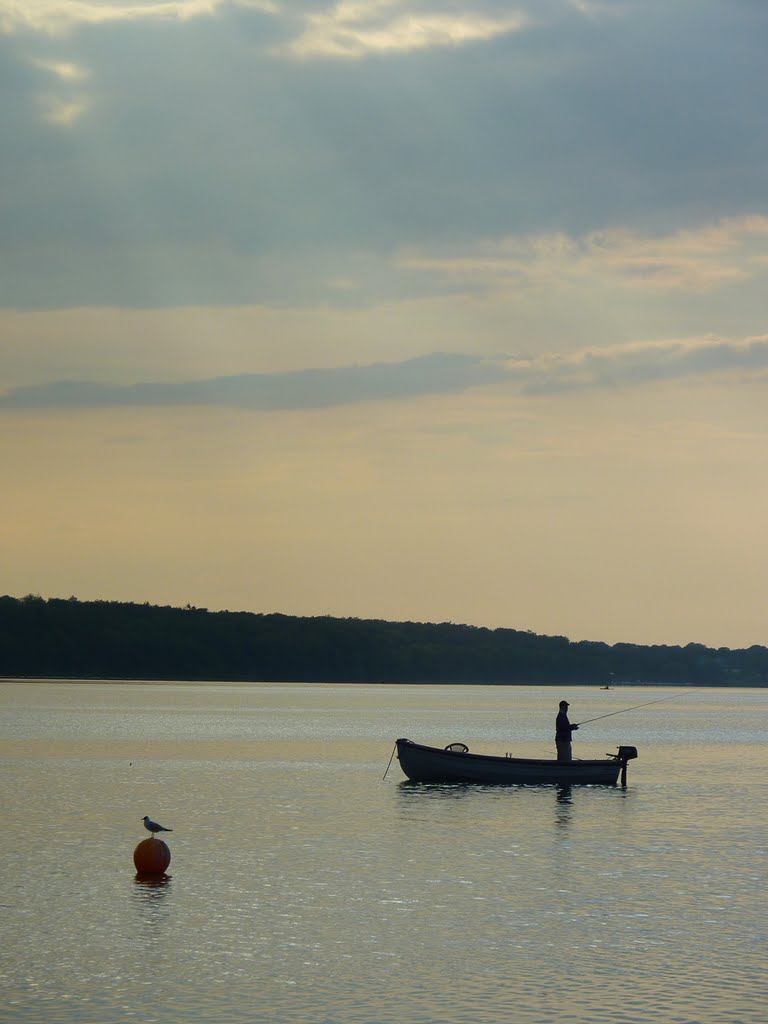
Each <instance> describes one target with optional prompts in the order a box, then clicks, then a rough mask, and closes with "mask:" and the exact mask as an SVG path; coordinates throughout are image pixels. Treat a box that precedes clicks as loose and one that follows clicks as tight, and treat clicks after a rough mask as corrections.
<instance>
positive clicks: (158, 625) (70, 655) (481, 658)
mask: <svg viewBox="0 0 768 1024" xmlns="http://www.w3.org/2000/svg"><path fill="white" fill-rule="evenodd" d="M0 676H6V677H53V678H74V679H175V680H180V679H184V680H228V681H253V682H260V681H263V682H361V683H379V682H381V683H499V684H515V683H517V684H526V683H530V684H569V683H570V684H594V685H602V686H606V685H612V684H616V685H618V684H620V683H647V684H663V685H667V684H669V685H675V686H689V685H690V686H706V685H709V686H768V649H767V648H765V647H763V646H759V645H754V646H752V647H749V648H746V649H740V650H731V649H730V648H726V647H720V648H711V647H706V646H704V645H703V644H697V643H689V644H687V645H685V646H684V647H680V646H668V645H652V646H643V645H639V644H627V643H618V644H612V645H611V644H606V643H601V642H596V641H583V640H582V641H571V640H569V639H568V638H567V637H564V636H542V635H539V634H536V633H532V632H530V631H528V630H516V629H488V628H485V627H483V626H467V625H459V624H455V623H452V622H442V623H427V622H388V621H385V620H380V619H357V618H334V617H332V616H325V615H323V616H313V617H299V616H292V615H282V614H279V613H270V614H257V613H251V612H230V611H218V612H211V611H208V609H206V608H195V607H192V606H191V605H186V606H185V607H181V608H176V607H167V606H163V607H161V606H157V605H150V604H148V603H146V604H132V603H124V602H117V601H79V600H77V598H75V597H71V598H68V599H61V598H50V599H44V598H42V597H39V596H37V595H32V594H30V595H28V596H26V597H22V598H14V597H9V596H5V597H0Z"/></svg>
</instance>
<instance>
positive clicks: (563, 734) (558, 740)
mask: <svg viewBox="0 0 768 1024" xmlns="http://www.w3.org/2000/svg"><path fill="white" fill-rule="evenodd" d="M578 728H579V727H578V725H571V723H570V722H569V720H568V701H567V700H561V701H560V710H559V711H558V713H557V720H556V722H555V746H556V747H557V760H558V761H566V762H567V761H572V760H573V758H572V757H571V733H572V732H573V730H574V729H578Z"/></svg>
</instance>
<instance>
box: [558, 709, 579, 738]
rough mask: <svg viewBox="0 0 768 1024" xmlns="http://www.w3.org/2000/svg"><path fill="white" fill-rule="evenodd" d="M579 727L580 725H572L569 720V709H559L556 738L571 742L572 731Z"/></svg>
mask: <svg viewBox="0 0 768 1024" xmlns="http://www.w3.org/2000/svg"><path fill="white" fill-rule="evenodd" d="M577 728H578V726H576V725H571V723H570V722H569V721H568V712H567V711H558V713H557V720H556V722H555V739H556V740H560V742H566V743H567V742H569V741H570V738H571V733H572V732H573V730H574V729H577Z"/></svg>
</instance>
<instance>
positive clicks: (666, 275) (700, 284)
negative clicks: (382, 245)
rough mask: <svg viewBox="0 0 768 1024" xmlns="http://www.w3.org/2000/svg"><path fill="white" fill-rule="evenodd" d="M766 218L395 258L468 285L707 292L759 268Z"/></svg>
mask: <svg viewBox="0 0 768 1024" xmlns="http://www.w3.org/2000/svg"><path fill="white" fill-rule="evenodd" d="M767 238H768V217H765V216H758V215H753V216H748V217H741V218H731V219H727V220H723V221H721V222H719V223H717V224H706V225H702V226H700V227H698V228H689V229H685V230H682V231H676V232H673V233H671V234H659V235H656V236H647V235H641V234H639V233H637V232H631V231H627V230H619V229H605V230H602V231H595V232H590V233H589V234H587V235H584V236H583V237H572V236H569V235H566V234H563V233H558V234H552V235H532V236H522V237H514V236H512V237H507V238H502V239H498V240H497V239H489V240H485V241H478V242H476V243H474V244H472V245H469V246H467V248H466V250H465V251H464V252H463V253H458V252H454V253H452V254H448V253H439V252H438V253H435V254H432V255H430V254H427V253H422V254H419V253H417V252H415V251H410V252H409V251H407V250H404V251H402V252H401V253H400V255H399V258H398V263H399V265H400V266H402V267H403V268H408V269H412V270H422V271H426V272H429V273H431V274H434V275H437V276H441V277H443V278H446V279H450V280H453V281H454V283H455V284H456V283H458V284H459V285H461V283H462V282H463V284H464V286H465V287H466V288H468V289H471V290H476V289H477V287H478V286H481V287H484V288H485V289H487V290H497V289H504V288H508V287H528V288H533V287H544V286H558V287H566V288H567V287H569V286H571V287H572V286H578V285H583V284H585V283H588V281H589V280H590V279H593V278H595V277H600V278H601V279H602V280H603V281H604V282H608V281H610V282H611V283H612V284H614V285H616V286H618V287H624V288H632V289H638V290H642V291H646V292H664V291H682V292H704V291H708V290H710V289H713V288H717V287H719V286H720V285H724V284H728V283H730V282H733V281H738V280H743V279H745V278H747V277H748V276H750V275H754V274H756V273H761V272H762V268H763V265H764V263H765V259H766V257H765V242H766V239H767Z"/></svg>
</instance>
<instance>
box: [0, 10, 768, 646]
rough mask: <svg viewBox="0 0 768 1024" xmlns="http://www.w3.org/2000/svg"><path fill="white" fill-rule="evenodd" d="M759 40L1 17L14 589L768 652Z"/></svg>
mask: <svg viewBox="0 0 768 1024" xmlns="http://www.w3.org/2000/svg"><path fill="white" fill-rule="evenodd" d="M767 46H768V8H764V6H763V5H761V4H755V3H753V2H751V0H733V2H732V3H729V4H722V3H719V2H716V0H677V2H676V3H674V4H670V3H668V2H666V0H643V2H642V3H641V2H639V0H616V2H611V3H607V2H605V3H598V2H596V3H584V2H576V0H535V2H534V0H521V2H519V3H515V4H513V5H510V4H509V3H508V2H506V0H505V2H503V3H502V2H501V0H478V2H477V3H473V4H471V5H467V4H463V3H458V2H453V0H413V2H406V0H350V2H340V3H323V2H319V0H298V2H292V3H290V4H289V3H282V2H280V0H274V2H273V0H186V2H185V0H164V2H154V0H132V2H120V0H113V2H106V3H104V2H96V0H93V2H89V0H72V2H69V0H26V2H25V0H0V130H1V131H2V138H3V140H4V142H3V149H2V155H0V176H1V180H2V186H3V187H2V189H0V423H2V429H1V430H0V471H1V472H2V481H3V484H4V492H5V494H6V501H5V502H4V503H3V509H2V513H1V515H2V531H3V537H4V557H3V569H4V573H3V588H2V590H3V592H7V593H10V594H13V595H14V596H22V595H24V594H27V593H39V594H42V595H43V596H57V597H62V596H63V597H67V596H69V595H71V594H72V595H75V596H77V597H79V598H80V599H82V600H88V599H97V598H98V599H110V600H135V601H149V602H151V603H161V604H166V603H167V604H179V605H183V604H187V603H191V604H194V605H197V606H200V607H208V608H211V609H215V608H229V609H232V610H236V609H238V610H240V609H242V610H249V611H264V612H271V611H282V612H285V613H289V614H298V615H319V614H330V615H340V616H357V617H366V618H368V617H375V618H387V619H410V620H421V621H453V622H469V623H474V624H477V625H485V626H509V627H511V628H517V629H531V630H534V631H535V632H538V633H548V634H560V635H566V636H569V637H571V638H572V639H592V640H605V641H608V642H616V641H630V642H638V643H682V644H685V643H688V642H691V641H694V642H701V643H706V644H709V645H712V646H730V647H744V646H750V645H751V644H765V643H768V627H766V625H765V615H764V608H765V597H764V591H765V581H766V578H768V551H767V550H766V547H765V544H764V541H763V532H764V524H765V522H766V521H767V519H768V444H767V443H766V442H767V441H768V413H767V412H766V410H767V409H768V400H767V398H768V392H767V390H766V389H767V387H768V322H766V314H765V298H764V297H765V295H766V293H767V292H768V202H767V199H768V186H767V185H766V182H768V174H767V173H766V171H767V170H768V131H766V126H765V115H764V111H765V109H766V105H767V103H768V78H767V77H766V75H765V71H764V60H765V52H766V48H767Z"/></svg>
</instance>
